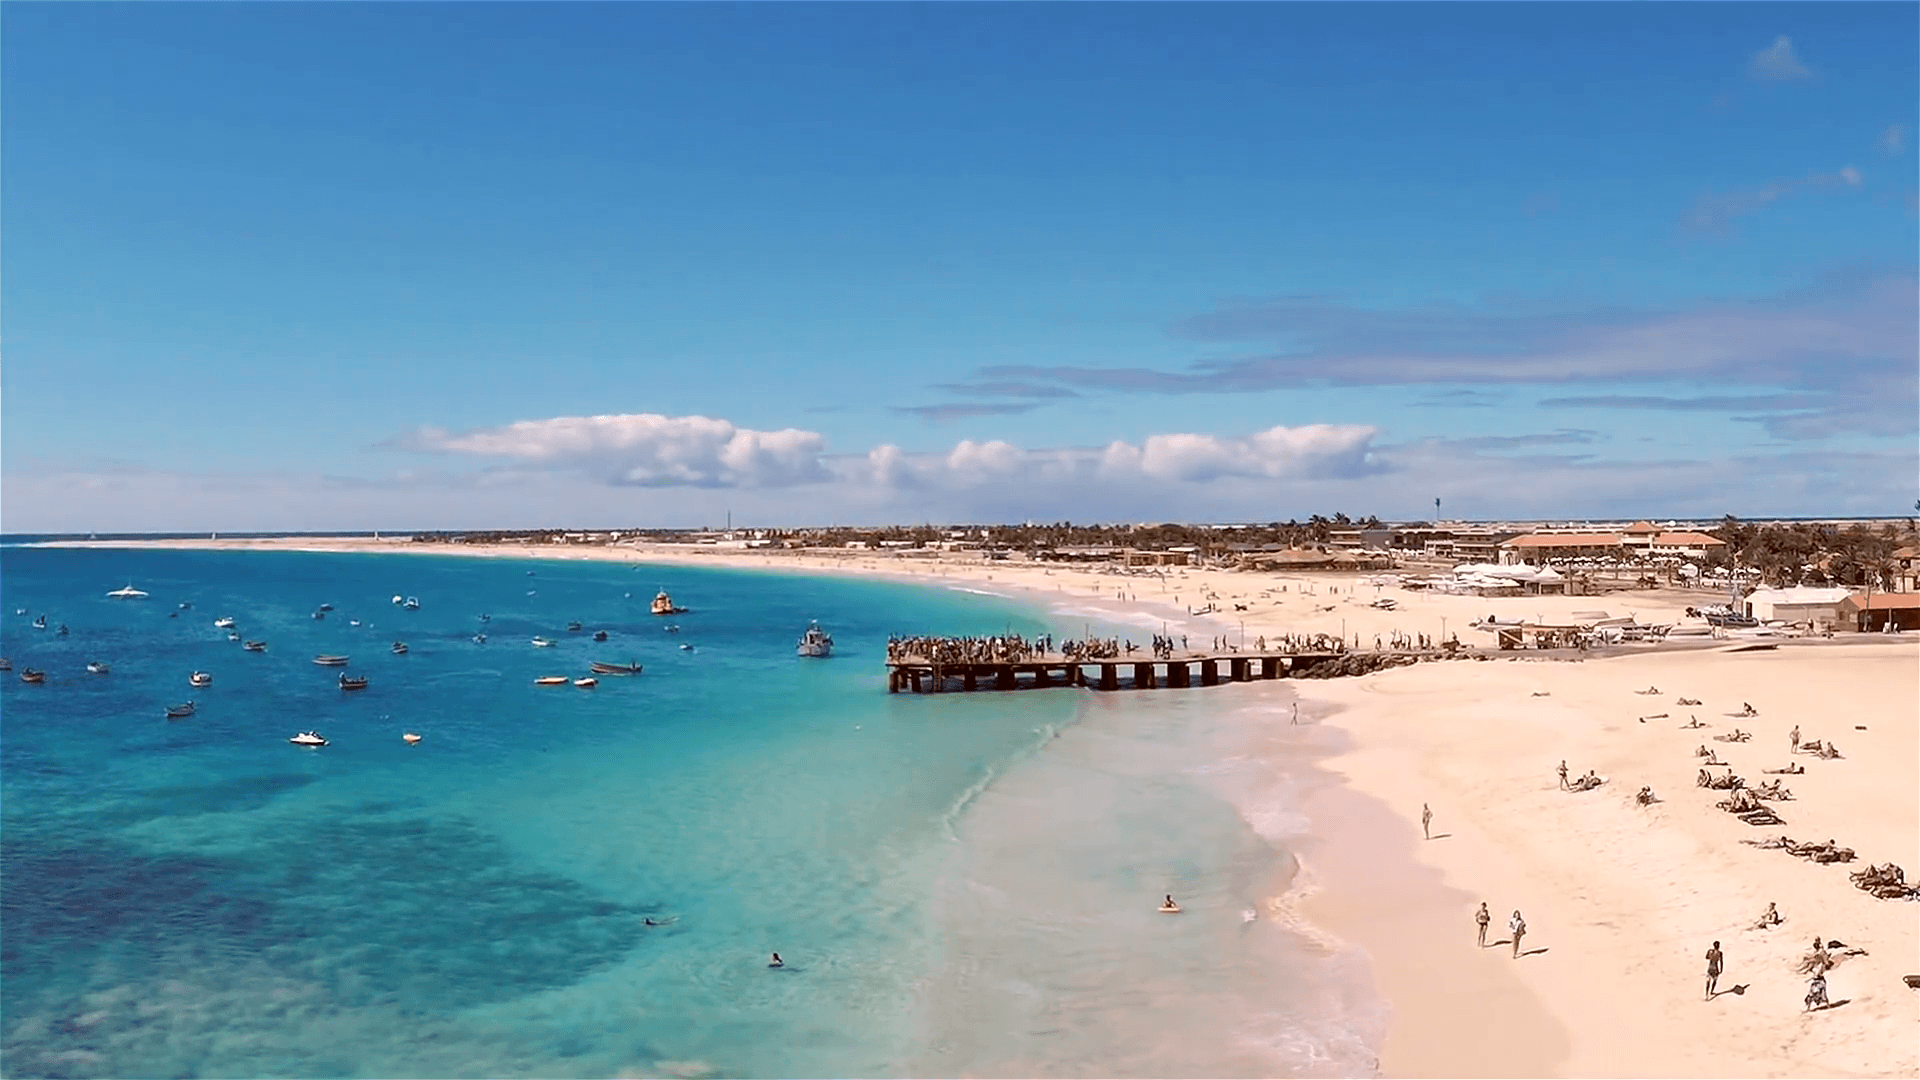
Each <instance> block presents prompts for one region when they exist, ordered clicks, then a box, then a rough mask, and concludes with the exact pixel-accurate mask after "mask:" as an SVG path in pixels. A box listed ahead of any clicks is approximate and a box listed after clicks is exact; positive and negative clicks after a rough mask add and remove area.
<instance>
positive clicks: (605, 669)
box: [592, 660, 640, 675]
mask: <svg viewBox="0 0 1920 1080" xmlns="http://www.w3.org/2000/svg"><path fill="white" fill-rule="evenodd" d="M592 667H593V673H594V674H595V675H638V674H640V665H639V664H608V663H603V662H601V661H599V660H595V661H594V662H593V664H592Z"/></svg>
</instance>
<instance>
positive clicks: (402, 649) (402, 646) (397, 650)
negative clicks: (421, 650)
mask: <svg viewBox="0 0 1920 1080" xmlns="http://www.w3.org/2000/svg"><path fill="white" fill-rule="evenodd" d="M393 655H395V656H405V655H407V643H406V642H404V641H396V642H394V643H393Z"/></svg>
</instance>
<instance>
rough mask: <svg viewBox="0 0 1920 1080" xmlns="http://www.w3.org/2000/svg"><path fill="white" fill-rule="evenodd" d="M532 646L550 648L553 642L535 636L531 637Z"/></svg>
mask: <svg viewBox="0 0 1920 1080" xmlns="http://www.w3.org/2000/svg"><path fill="white" fill-rule="evenodd" d="M533 647H534V648H536V649H551V648H553V642H551V641H548V640H547V639H546V638H543V637H537V638H534V639H533Z"/></svg>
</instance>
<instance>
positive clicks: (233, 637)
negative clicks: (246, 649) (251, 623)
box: [227, 630, 240, 641]
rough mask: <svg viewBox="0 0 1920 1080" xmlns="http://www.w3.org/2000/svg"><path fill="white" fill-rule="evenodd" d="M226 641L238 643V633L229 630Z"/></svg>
mask: <svg viewBox="0 0 1920 1080" xmlns="http://www.w3.org/2000/svg"><path fill="white" fill-rule="evenodd" d="M227 640H228V641H239V640H240V631H238V630H229V631H227Z"/></svg>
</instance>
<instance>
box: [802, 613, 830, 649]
mask: <svg viewBox="0 0 1920 1080" xmlns="http://www.w3.org/2000/svg"><path fill="white" fill-rule="evenodd" d="M800 655H801V656H815V657H823V658H824V657H828V656H832V655H833V635H832V634H829V633H827V632H826V631H825V630H822V629H820V623H819V622H818V621H817V620H816V621H814V622H813V623H811V624H809V625H808V626H807V632H806V633H804V634H802V635H800Z"/></svg>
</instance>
